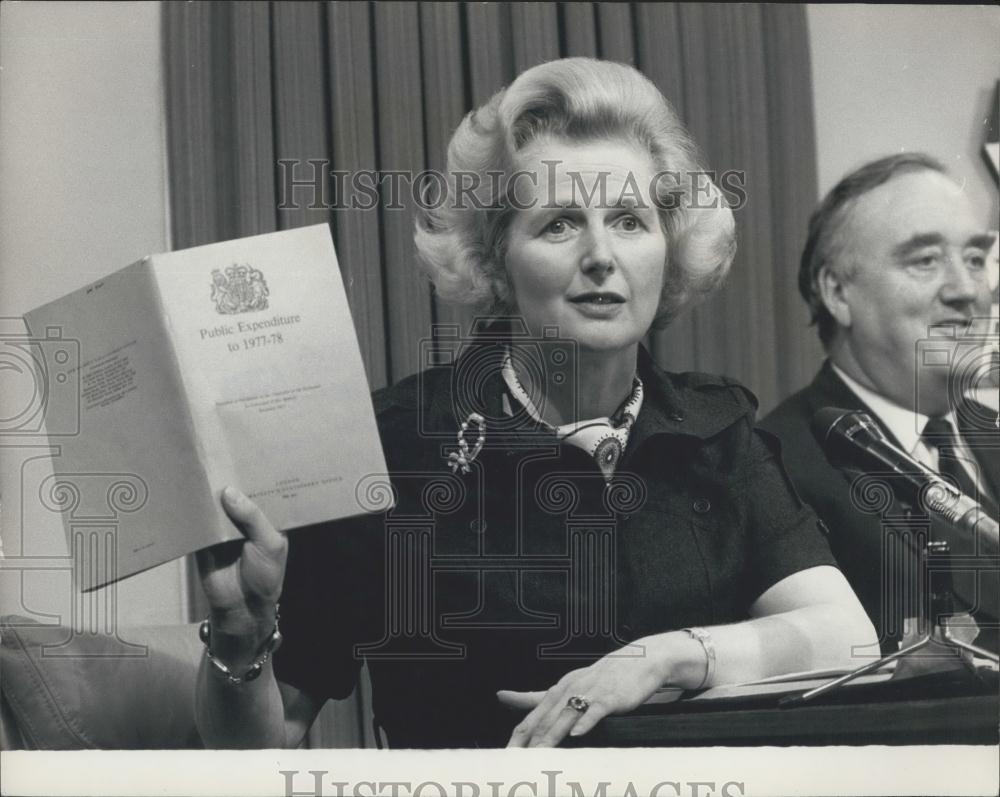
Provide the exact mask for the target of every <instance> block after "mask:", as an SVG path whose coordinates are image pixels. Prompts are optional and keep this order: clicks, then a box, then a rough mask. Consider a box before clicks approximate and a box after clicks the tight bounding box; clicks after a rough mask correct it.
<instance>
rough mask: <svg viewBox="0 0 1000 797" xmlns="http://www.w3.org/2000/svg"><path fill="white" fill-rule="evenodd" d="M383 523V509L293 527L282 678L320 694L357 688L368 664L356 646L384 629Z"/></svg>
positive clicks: (279, 656) (338, 694) (278, 661)
mask: <svg viewBox="0 0 1000 797" xmlns="http://www.w3.org/2000/svg"><path fill="white" fill-rule="evenodd" d="M383 527H384V516H383V515H363V516H359V517H355V518H349V519H347V520H342V521H337V522H333V523H323V524H320V525H317V526H310V527H307V528H302V529H296V530H292V531H290V532H289V533H288V543H289V551H288V565H287V567H286V570H285V582H284V587H283V590H282V594H281V599H280V605H281V632H282V636H283V637H284V639H283V641H282V644H281V647H280V648H279V649H278V650H277V651H276V652H275V654H274V672H275V675H276V676H277V678H278V680H280V681H283V682H285V683H287V684H290V685H292V686H295V687H297V688H299V689H301V690H303V691H305V692H307V693H308V694H310V695H312V696H313V697H315V698H321V699H326V698H333V699H342V698H345V697H347V696H348V695H350V694H351V692H352V691H353V689H354V686H355V683H356V681H357V676H358V671H359V670H360V667H361V660H360V659H359V658H358V657H356V656H355V651H354V647H355V645H357V644H360V643H364V642H369V641H373V639H372V637H378V636H379V635H380V631H379V629H378V628H376V626H377V622H376V618H377V617H379V616H381V612H380V608H379V606H380V605H381V604H380V599H381V595H382V581H381V571H382V560H381V557H380V556H379V550H380V548H379V545H380V542H381V540H382V538H383V535H382V529H383ZM375 641H377V640H375Z"/></svg>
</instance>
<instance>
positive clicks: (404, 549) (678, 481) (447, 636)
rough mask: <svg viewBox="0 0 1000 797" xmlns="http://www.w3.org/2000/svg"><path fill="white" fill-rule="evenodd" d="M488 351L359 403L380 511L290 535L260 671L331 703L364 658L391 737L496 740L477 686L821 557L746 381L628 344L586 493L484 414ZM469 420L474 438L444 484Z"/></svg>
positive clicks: (693, 619) (680, 622)
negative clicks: (370, 433) (635, 369)
mask: <svg viewBox="0 0 1000 797" xmlns="http://www.w3.org/2000/svg"><path fill="white" fill-rule="evenodd" d="M502 354H503V349H502V348H501V347H500V346H499V345H484V346H481V347H476V348H474V349H473V350H472V351H470V352H468V353H466V354H465V355H464V356H463V358H462V359H461V360H459V362H458V364H457V365H456V366H455V367H454V368H450V367H449V368H436V369H431V370H428V371H425V372H423V373H421V374H419V375H417V376H415V377H412V378H410V379H406V380H404V381H403V382H401V383H400V384H398V385H397V386H395V387H393V388H391V389H389V390H386V391H380V392H379V393H377V394H375V397H374V400H375V405H376V414H377V418H378V423H379V429H380V433H381V435H382V443H383V448H384V450H385V454H386V459H387V462H388V467H389V470H390V474H391V479H392V484H393V489H394V490H395V493H396V506H395V507H394V508H393V509H392V510H391V511H390V512H388V513H386V514H384V515H377V516H367V517H363V518H355V519H352V520H349V521H344V522H340V523H336V524H329V525H327V526H324V527H320V528H318V529H317V528H314V529H308V530H299V531H293V532H292V533H291V534H290V535H289V540H290V543H291V545H290V557H289V566H288V571H287V577H286V581H285V592H284V595H283V597H282V598H281V605H282V626H283V630H284V633H285V643H284V645H283V646H282V648H281V649H280V650H279V651H278V653H277V655H276V656H275V667H276V673H277V675H278V677H279V678H280V679H281V680H284V681H287V682H289V683H291V684H293V685H295V686H298V687H300V688H303V689H305V690H306V691H308V692H310V693H312V694H314V695H316V696H321V697H344V696H346V694H348V693H349V692H350V690H351V688H352V687H353V685H354V680H355V676H356V673H357V669H358V667H359V664H360V659H361V658H365V659H367V662H368V666H369V668H370V672H371V678H372V685H373V700H374V711H375V715H376V718H377V719H378V721H379V723H380V724H381V725H382V727H383V728H384V729H385V730H386V733H387V735H388V737H389V740H390V744H392V746H394V747H409V746H413V747H443V746H500V745H504V744H506V742H507V739H508V737H509V735H510V732H511V730H512V729H513V726H514V725H515V724H516V722H517V720H518V716H517V715H516V714H515V713H513V712H510V711H508V710H506V709H504V708H503V707H502V706H500V704H499V703H498V701H497V699H496V696H495V692H496V690H497V689H504V688H505V689H515V690H545V689H547V688H548V687H550V686H552V685H553V684H554V683H555V682H556V681H557V680H558V679H559V678H560V677H561V676H562V675H563V674H565V673H566V672H567V671H569V670H570V669H574V668H577V667H581V666H585V665H586V664H588V663H590V662H592V661H594V660H595V659H596V658H598V657H600V656H602V655H604V654H606V653H608V652H609V651H611V650H614V649H617V648H620V647H622V646H623V645H625V644H627V643H628V642H629V641H631V640H635V639H638V638H640V637H643V636H645V635H648V634H653V633H657V632H663V631H667V630H672V629H679V628H684V627H688V626H692V625H712V624H718V623H726V622H734V621H739V620H744V619H747V617H748V610H749V608H750V606H751V605H752V603H753V602H754V600H755V599H756V598H757V597H759V596H760V595H761V594H762V593H763V592H764V591H765V590H766V589H768V588H769V587H770V586H772V585H773V584H775V583H777V582H778V581H780V580H781V579H783V578H785V577H786V576H788V575H791V574H792V573H795V572H797V571H799V570H802V569H805V568H808V567H812V566H815V565H824V564H832V563H833V558H832V556H831V554H830V552H829V548H828V546H827V543H826V541H825V539H824V538H823V536H822V535H821V533H820V532H819V530H818V528H817V519H816V517H815V515H814V514H813V513H812V511H811V510H810V509H809V508H808V507H806V506H805V505H804V504H802V503H801V502H800V501H799V500H798V498H797V497H796V496H795V493H794V491H793V490H792V489H791V487H790V485H789V483H788V481H787V477H786V476H785V474H784V471H783V470H782V469H781V467H780V464H779V463H778V461H777V458H776V456H775V444H774V441H773V440H772V439H770V438H768V437H764V436H761V434H759V433H758V432H755V430H754V426H753V423H754V410H755V402H754V400H753V398H752V396H751V395H750V394H749V393H748V392H747V391H746V390H745V389H744V388H742V387H740V386H739V385H737V384H736V383H734V382H731V381H729V380H726V379H722V378H718V377H709V376H705V375H697V374H686V375H670V374H666V373H664V372H663V371H661V370H660V369H659V368H657V367H656V366H655V365H654V364H653V363H652V361H651V360H650V358H649V357H648V355H646V353H645V352H643V353H642V356H641V360H640V363H639V373H640V376H641V378H642V379H643V383H644V386H645V398H644V402H643V406H642V410H641V411H640V413H639V417H638V418H637V420H636V423H635V425H634V427H633V429H632V432H631V435H630V438H629V443H628V446H627V448H626V451H625V452H624V455H623V458H622V461H621V463H620V464H619V467H618V469H617V471H616V473H615V476H614V478H613V479H612V481H611V482H610V483H609V484H605V480H604V478H603V476H602V475H601V473H600V471H599V469H598V468H597V465H596V463H595V462H594V461H593V459H591V458H590V457H589V456H588V455H587V454H586V453H585V452H583V451H582V450H580V449H579V448H577V447H574V446H571V445H561V444H559V443H558V442H557V441H556V440H555V438H554V437H553V436H552V435H551V433H550V432H547V431H545V430H544V429H542V428H540V427H539V426H538V425H537V424H535V423H534V422H533V421H531V420H530V419H527V418H526V417H525V416H524V414H521V415H520V416H515V417H514V418H513V419H512V418H508V417H507V416H505V415H504V413H503V411H502V407H501V396H502V394H503V391H504V384H503V379H502V376H501V374H500V368H499V365H500V361H501V357H502ZM472 412H478V413H480V414H481V415H483V416H484V418H485V438H486V442H485V445H484V447H483V450H482V451H481V453H480V454H479V455H478V457H476V459H475V461H474V462H473V463H472V467H471V469H470V472H469V473H467V474H462V473H456V474H453V473H452V472H451V471H450V469H449V467H448V464H447V463H448V454H449V453H450V452H451V451H454V450H455V448H456V433H457V431H458V429H459V427H460V424H461V423H462V422H463V421H466V420H467V419H468V417H469V414H470V413H472ZM477 433H478V432H477V427H476V424H475V423H474V422H472V423H469V430H468V432H467V433H466V436H467V439H468V441H469V443H470V446H471V445H472V444H473V443H474V441H475V438H476V435H477ZM356 645H357V646H358V647H355V646H356Z"/></svg>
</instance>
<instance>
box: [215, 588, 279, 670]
mask: <svg viewBox="0 0 1000 797" xmlns="http://www.w3.org/2000/svg"><path fill="white" fill-rule="evenodd" d="M280 616H281V615H279V614H278V606H277V605H275V607H274V628H272V629H271V633H270V634H268V637H267V639H265V640H264V643H263V644H262V645H261V646H260V648H258V650H257V656H256V657H255V658H254V660H253V661H252V662H250V666H249V667H247V669H246V670H245V671H244V673H243V674H242V675H234V674H233V671H232V670H230V669H229V668H228V667H227V666H226V665H225V664H223V663H222V662H221V661H219V660H218V659H217V658H216V657H215V654H214V653H213V652H212V627H211V626H210V625H209V623H208V618H207V617H206V618H205V619H204V620H202V621H201V625H200V626H199V627H198V636H199V637H200V639H201V641H202V642H204V643H205V656H206V657H207V658H208V660H209V661H210V662H211V663H212V666H213V668H214V669H215V671H216V672H218V673H219V674H220V675H222V676H225V679H226V680H227V681H228V682H229V683H231V684H234V685H238V684H242V683H248V682H250V681H253V680H254V679H256V678H258V677H259V676H260V674H261V673H262V672H263V671H264V664H265V662H266V661H267V660H268V659H269V658H270V657H271V654H272V653H274V651H276V650H277V649H278V648H279V647H281V630H280V629H279V628H278V619H279V617H280Z"/></svg>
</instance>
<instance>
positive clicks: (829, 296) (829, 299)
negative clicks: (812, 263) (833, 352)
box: [816, 265, 851, 327]
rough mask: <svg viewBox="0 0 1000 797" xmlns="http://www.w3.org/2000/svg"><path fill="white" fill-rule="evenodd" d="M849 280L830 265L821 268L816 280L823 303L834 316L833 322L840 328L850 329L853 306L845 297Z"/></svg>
mask: <svg viewBox="0 0 1000 797" xmlns="http://www.w3.org/2000/svg"><path fill="white" fill-rule="evenodd" d="M846 286H847V280H846V279H845V278H844V277H842V276H841V275H840V274H838V273H837V272H836V271H834V270H833V269H832V268H830V266H829V265H824V266H821V267H820V270H819V274H818V275H817V278H816V287H817V288H818V289H819V296H820V299H821V300H822V301H823V305H824V307H826V309H827V312H828V313H830V315H831V316H833V320H834V321H836V322H837V325H838V326H841V327H849V326H850V325H851V306H850V305H849V304H848V302H847V298H846V296H845V293H846V290H845V289H846Z"/></svg>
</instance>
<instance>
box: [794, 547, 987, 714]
mask: <svg viewBox="0 0 1000 797" xmlns="http://www.w3.org/2000/svg"><path fill="white" fill-rule="evenodd" d="M932 557H934V558H938V559H943V560H944V561H945V563H946V564H950V558H951V551H950V549H949V547H948V543H947V542H945V541H943V540H935V541H929V542H927V544H926V545H925V546H924V548H923V550H922V551H921V557H920V559H921V562H920V564H921V572H924V573H929V568H928V564H929V562H930V559H931V558H932ZM942 572H944V573H946V574H947V575H946V577H945V578H944V579H940V580H939V584H940V586H939V587H938V588H936V589H935V588H933V587H932V588H931V597H930V601H921V605H922V610H921V616H920V618H919V619H920V620H923V622H924V625H923V627H924V628H929V629H930V630H929V631H927V632H926V633H924V634H923V635H922V636H921V637H920V639H918V640H917V641H916V642H913V643H912V644H910V645H907V646H906V647H905V648H900V649H899V650H897V651H896V652H895V653H890V654H889V655H888V656H883V657H882V658H880V659H878V660H876V661H873V662H869V663H868V664H864V665H862V666H861V667H858V668H857V669H856V670H852V671H851V672H849V673H847V674H845V675H842V676H840V677H839V678H835V679H834V680H832V681H829V682H827V683H825V684H822V685H820V686H817V687H814V688H813V689H810V690H808V691H807V692H803V693H802V694H799V695H786V696H785V697H783V698H781V699H780V700H779V701H778V705H779V706H780V707H782V708H790V707H792V706H797V705H800V704H802V703H805V702H807V701H809V700H812V699H814V698H817V697H819V696H820V695H825V694H826V693H827V692H832V691H833V690H834V689H837V688H839V687H841V686H843V685H844V684H846V683H849V682H851V681H853V680H854V679H855V678H857V677H859V676H861V675H867V674H868V673H870V672H875V671H876V670H880V669H882V668H883V667H884V666H885V665H887V664H888V663H889V662H891V661H896V660H897V659H901V658H903V657H905V656H910V655H912V654H914V653H916V652H917V651H918V650H920V649H922V648H924V647H927V646H928V645H929V644H931V643H932V642H936V643H937V644H939V645H942V646H944V647H948V648H951V649H953V650H958V651H963V650H964V651H967V652H969V653H974V654H975V655H977V656H982V657H983V658H986V659H989V660H990V661H992V662H994V663H997V662H1000V656H998V655H997V654H996V653H992V652H991V651H988V650H986V649H984V648H981V647H979V646H978V645H974V644H972V643H971V642H965V641H963V640H961V639H958V638H956V637H955V636H953V634H952V631H951V628H950V627H949V626H948V624H947V622H945V623H943V624H942V625H939V624H938V623H939V620H941V619H946V618H948V617H952V616H954V615H955V614H956V613H957V612H956V610H955V596H954V592H953V590H952V581H951V570H950V568H946V569H944V570H943V571H942ZM928 581H930V577H929V575H928ZM941 581H943V582H944V583H943V584H941V583H940V582H941ZM928 603H929V607H928ZM928 608H929V611H928ZM928 614H929V615H930V616H928ZM959 655H960V654H959Z"/></svg>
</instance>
